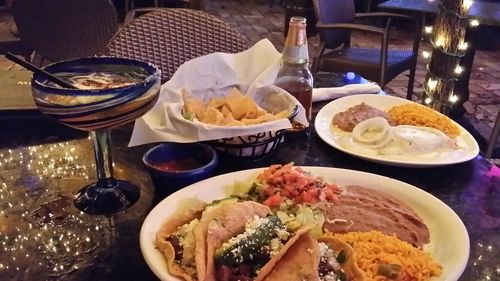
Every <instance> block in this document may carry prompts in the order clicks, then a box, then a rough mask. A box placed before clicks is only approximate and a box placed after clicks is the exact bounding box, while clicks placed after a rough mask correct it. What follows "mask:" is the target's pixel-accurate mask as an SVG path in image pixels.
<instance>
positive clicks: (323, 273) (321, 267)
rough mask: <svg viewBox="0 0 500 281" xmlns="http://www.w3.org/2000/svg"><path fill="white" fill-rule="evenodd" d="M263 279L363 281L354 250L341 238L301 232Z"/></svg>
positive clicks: (266, 280)
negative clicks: (316, 237)
mask: <svg viewBox="0 0 500 281" xmlns="http://www.w3.org/2000/svg"><path fill="white" fill-rule="evenodd" d="M264 280H265V281H278V280H290V281H292V280H301V281H313V280H314V281H316V280H320V281H362V280H364V277H363V273H362V272H361V270H360V269H359V268H358V266H357V263H356V257H355V254H354V250H353V249H352V248H351V247H350V246H349V245H348V244H347V243H344V242H342V241H341V240H339V239H337V238H334V237H329V236H324V237H320V238H318V239H317V240H316V239H315V238H313V237H312V236H311V235H309V234H305V235H302V236H301V237H300V238H299V239H298V240H297V242H295V243H294V244H293V245H292V246H291V247H290V249H289V250H288V251H287V252H286V254H285V255H284V256H283V258H282V259H281V260H280V261H279V262H278V263H277V264H276V266H275V267H274V268H273V270H272V272H271V273H270V274H269V275H267V276H266V278H265V279H264Z"/></svg>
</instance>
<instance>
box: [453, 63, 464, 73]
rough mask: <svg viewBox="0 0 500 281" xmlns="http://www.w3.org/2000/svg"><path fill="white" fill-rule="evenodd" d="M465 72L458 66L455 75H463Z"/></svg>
mask: <svg viewBox="0 0 500 281" xmlns="http://www.w3.org/2000/svg"><path fill="white" fill-rule="evenodd" d="M463 71H464V68H463V67H461V66H460V65H457V67H455V74H462V72H463Z"/></svg>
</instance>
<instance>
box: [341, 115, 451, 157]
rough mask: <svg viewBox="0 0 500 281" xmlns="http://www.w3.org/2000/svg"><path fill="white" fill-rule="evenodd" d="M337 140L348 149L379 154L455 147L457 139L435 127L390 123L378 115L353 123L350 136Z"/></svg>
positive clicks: (435, 150)
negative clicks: (391, 124) (392, 125)
mask: <svg viewBox="0 0 500 281" xmlns="http://www.w3.org/2000/svg"><path fill="white" fill-rule="evenodd" d="M340 143H341V144H342V145H343V146H345V147H350V148H351V149H361V150H363V149H364V150H365V151H367V150H366V149H371V150H373V151H367V152H368V153H370V152H371V153H372V154H379V155H403V154H412V153H417V154H420V153H428V152H439V151H441V150H444V151H450V150H456V149H458V148H459V147H458V145H457V144H456V141H455V140H454V139H452V138H450V137H449V136H447V135H446V134H445V133H443V132H441V131H440V130H438V129H435V128H431V127H421V126H413V125H399V126H394V127H391V126H390V125H389V123H388V122H387V121H386V120H385V119H384V118H381V117H375V118H370V119H367V120H365V121H363V122H360V123H359V124H358V125H356V126H355V127H354V129H353V131H352V134H351V136H348V137H347V138H344V139H342V140H341V141H340Z"/></svg>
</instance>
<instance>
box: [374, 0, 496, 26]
mask: <svg viewBox="0 0 500 281" xmlns="http://www.w3.org/2000/svg"><path fill="white" fill-rule="evenodd" d="M438 2H439V1H438V0H434V1H430V0H388V1H386V2H384V3H381V4H379V5H378V7H379V8H381V9H390V10H400V11H410V12H419V13H431V14H435V13H437V10H438ZM469 16H470V17H471V18H476V19H478V20H479V22H480V23H481V24H487V25H500V3H498V2H479V1H474V4H472V6H471V7H470V10H469Z"/></svg>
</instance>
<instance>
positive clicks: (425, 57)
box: [422, 51, 431, 59]
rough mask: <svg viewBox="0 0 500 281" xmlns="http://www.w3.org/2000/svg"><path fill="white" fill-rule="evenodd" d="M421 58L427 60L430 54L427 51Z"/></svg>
mask: <svg viewBox="0 0 500 281" xmlns="http://www.w3.org/2000/svg"><path fill="white" fill-rule="evenodd" d="M422 56H423V57H424V59H428V58H430V56H431V53H429V52H428V51H423V52H422Z"/></svg>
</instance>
